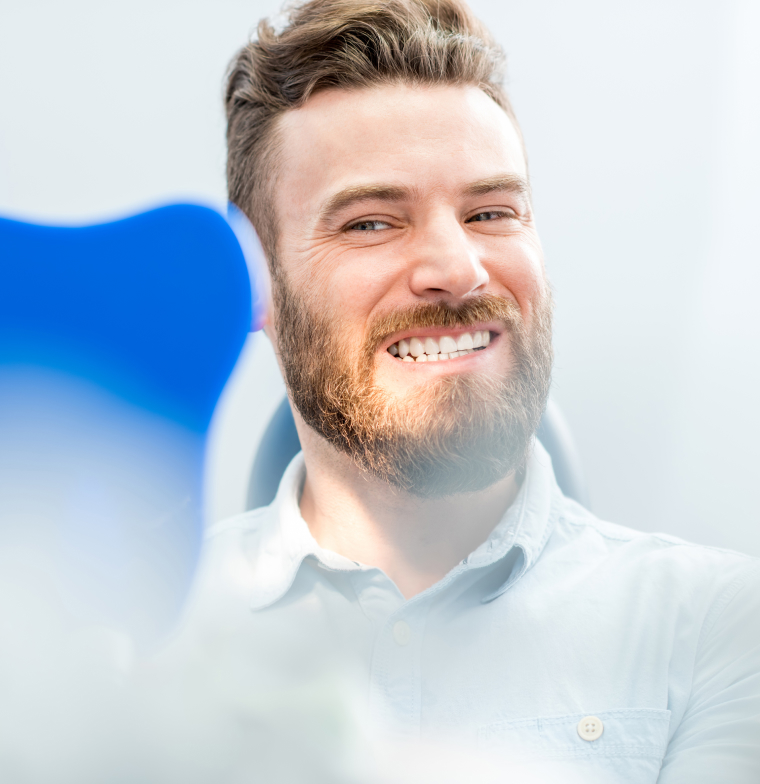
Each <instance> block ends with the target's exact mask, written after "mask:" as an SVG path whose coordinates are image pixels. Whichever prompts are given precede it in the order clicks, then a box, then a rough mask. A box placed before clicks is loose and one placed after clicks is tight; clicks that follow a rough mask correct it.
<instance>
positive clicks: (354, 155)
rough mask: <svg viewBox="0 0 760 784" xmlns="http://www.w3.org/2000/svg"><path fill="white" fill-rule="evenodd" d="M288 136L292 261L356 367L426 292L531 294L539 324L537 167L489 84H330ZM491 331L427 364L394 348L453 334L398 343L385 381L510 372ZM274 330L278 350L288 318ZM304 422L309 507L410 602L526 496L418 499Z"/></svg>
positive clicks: (389, 387)
mask: <svg viewBox="0 0 760 784" xmlns="http://www.w3.org/2000/svg"><path fill="white" fill-rule="evenodd" d="M279 132H280V134H281V139H282V142H283V144H282V148H283V149H284V151H285V152H284V155H283V160H282V167H281V170H280V173H279V175H278V181H277V187H276V189H275V193H276V203H275V208H276V212H277V216H278V220H279V229H280V233H279V237H278V258H279V263H280V264H281V265H282V266H283V268H284V269H285V271H286V273H287V275H288V276H289V278H290V281H291V285H292V286H293V287H294V289H295V290H296V291H298V292H299V293H302V294H303V296H304V297H305V298H306V301H307V302H309V303H310V305H311V306H312V307H315V308H316V307H318V308H319V309H320V310H321V312H322V313H325V314H327V315H328V316H330V318H331V319H332V320H334V323H336V325H337V329H338V330H339V334H340V336H341V338H346V339H349V340H348V342H347V343H346V345H347V348H346V349H345V350H346V351H347V352H348V353H349V360H350V361H358V358H359V351H360V347H361V345H362V341H363V338H364V336H365V335H366V334H367V329H368V325H369V324H370V323H371V322H372V321H373V320H374V319H377V318H378V317H380V316H383V315H386V314H388V313H391V312H395V311H404V310H407V309H409V308H410V307H411V306H413V305H415V304H416V303H419V302H422V301H436V300H447V301H449V302H451V303H457V302H460V301H461V300H463V299H466V298H468V297H472V296H474V295H480V294H484V293H490V294H494V295H498V296H502V297H506V298H509V299H511V300H512V301H513V302H515V303H516V304H517V306H518V307H519V308H520V312H521V314H522V317H523V319H524V320H525V322H526V324H527V326H528V327H530V325H531V323H532V319H533V316H534V312H535V303H536V302H537V301H538V299H539V297H540V296H541V295H542V292H543V291H544V290H545V287H546V285H547V284H546V279H545V273H544V264H543V255H542V251H541V246H540V242H539V239H538V235H537V232H536V228H535V225H534V221H533V214H532V209H531V204H530V198H529V191H528V189H527V169H526V163H525V159H524V155H523V152H522V146H521V143H520V138H519V136H518V134H517V131H516V130H515V128H514V126H513V125H512V123H511V121H510V119H509V118H508V117H507V115H506V114H505V113H504V112H503V110H502V109H500V108H499V107H498V106H497V104H495V103H494V102H493V101H492V100H491V99H490V98H489V97H488V96H487V95H485V93H483V92H482V91H481V90H479V89H478V88H477V87H473V86H435V87H421V86H409V85H401V84H394V85H384V86H379V87H372V88H365V89H361V90H351V91H347V90H329V91H324V92H320V93H318V94H316V95H314V96H312V97H311V98H310V99H309V100H308V101H307V102H306V103H305V104H304V106H302V107H300V108H298V109H295V110H292V111H289V112H287V113H286V114H285V115H283V117H282V118H281V121H280V126H279ZM367 191H370V192H367ZM360 193H361V195H362V198H355V197H357V196H358V195H359V194H360ZM484 328H487V329H491V330H492V332H494V333H496V335H495V337H494V338H493V339H492V342H491V345H490V346H489V347H488V348H487V349H486V350H484V351H480V352H476V353H474V354H470V355H468V356H466V357H459V358H457V359H455V360H449V361H447V362H429V363H424V364H415V363H402V362H400V361H399V360H397V359H395V358H393V357H392V356H391V355H390V354H389V353H388V352H387V347H388V346H389V345H391V344H392V343H394V342H395V341H397V340H399V339H400V338H402V337H410V336H412V335H417V336H423V337H424V336H427V335H432V336H441V335H444V334H452V330H444V329H440V330H436V329H427V330H417V331H414V330H413V331H412V332H411V333H409V332H407V333H397V334H395V335H391V336H388V338H387V339H386V340H385V341H384V342H383V344H382V345H381V346H380V347H379V348H378V350H377V352H376V357H375V367H374V374H375V382H376V383H377V384H378V385H380V386H381V387H383V388H384V390H386V391H387V392H388V393H389V394H390V395H392V396H394V397H396V398H398V399H399V401H403V399H404V397H405V396H406V395H408V394H409V393H410V392H412V391H414V390H415V389H417V388H419V386H420V385H424V384H426V383H428V382H429V380H430V379H431V378H434V377H436V376H438V375H441V374H456V373H463V374H466V373H481V374H500V375H504V374H505V373H507V372H509V368H510V362H511V352H510V344H509V336H508V334H507V333H504V334H501V333H502V327H501V326H500V325H499V324H482V325H480V324H478V325H473V327H472V329H473V330H475V329H484ZM265 329H266V332H267V334H268V335H269V337H270V339H271V340H272V342H273V344H274V346H275V350H276V351H277V335H276V334H275V330H274V328H273V325H272V324H271V323H268V324H267V326H266V328H265ZM460 331H461V330H460ZM342 342H343V341H342ZM296 427H297V428H298V434H299V437H300V439H301V444H302V446H303V451H304V458H305V462H306V472H307V474H306V483H305V486H304V491H303V495H302V498H301V513H302V515H303V517H304V519H305V521H306V523H307V524H308V526H309V528H310V530H311V532H312V534H313V535H314V537H315V539H316V540H317V542H318V543H319V544H320V545H321V546H322V547H324V548H327V549H329V550H333V551H335V552H338V553H341V554H342V555H344V556H346V557H348V558H350V559H352V560H354V561H358V562H361V563H364V564H367V565H370V566H375V567H378V568H380V569H382V570H383V571H384V572H385V573H386V574H387V575H388V576H389V577H390V578H391V579H392V580H393V581H394V582H395V584H396V586H397V587H398V589H399V591H400V592H401V594H402V595H403V596H404V597H406V598H409V597H411V596H414V595H416V594H418V593H420V592H421V591H424V590H425V589H426V588H428V587H430V586H431V585H433V584H434V583H436V582H437V581H439V580H440V579H441V578H442V577H443V576H444V575H445V574H446V573H447V572H449V571H450V570H451V569H452V568H453V567H454V566H455V565H456V564H457V563H459V562H460V561H461V560H462V559H463V558H465V557H466V556H467V555H468V554H469V553H470V552H472V551H473V550H474V549H475V548H476V547H477V546H478V545H479V544H481V543H482V542H483V541H484V540H485V539H486V538H487V537H488V535H489V534H490V532H491V531H492V530H493V528H494V526H495V525H496V524H497V523H498V522H499V520H500V519H501V517H502V516H503V514H504V512H505V511H506V509H507V507H508V506H509V505H510V503H511V502H512V501H513V500H514V497H515V495H516V493H517V490H518V489H519V488H518V484H517V481H516V479H515V477H514V476H513V475H509V476H507V477H505V479H504V480H502V481H500V482H498V483H497V484H496V485H493V486H491V487H489V488H487V489H486V490H483V491H481V492H478V493H473V494H467V495H466V496H457V497H450V498H445V499H434V500H424V501H423V500H420V499H417V498H411V497H409V496H408V495H406V494H404V493H403V492H401V491H395V490H393V489H391V488H390V487H389V486H388V485H387V484H385V483H383V482H381V481H379V480H376V479H374V478H373V477H370V476H368V475H367V474H366V473H364V472H362V471H361V470H360V469H358V468H357V467H356V466H355V465H354V464H353V462H352V461H351V460H350V458H348V457H347V456H346V455H344V454H342V453H339V452H338V451H337V450H336V449H335V448H333V447H332V446H331V445H329V444H328V443H327V442H326V441H324V439H323V438H322V437H321V436H319V435H317V434H316V433H315V432H314V431H313V430H311V428H309V427H307V426H306V425H305V424H304V423H303V421H302V420H301V419H300V417H299V416H298V414H297V412H296Z"/></svg>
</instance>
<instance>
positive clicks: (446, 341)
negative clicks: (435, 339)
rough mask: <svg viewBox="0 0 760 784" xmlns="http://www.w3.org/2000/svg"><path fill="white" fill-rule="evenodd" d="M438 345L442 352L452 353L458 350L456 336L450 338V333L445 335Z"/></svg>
mask: <svg viewBox="0 0 760 784" xmlns="http://www.w3.org/2000/svg"><path fill="white" fill-rule="evenodd" d="M438 345H439V346H440V348H441V354H450V353H451V352H452V351H456V350H457V344H456V343H455V342H454V338H450V337H449V336H448V335H444V337H442V338H441V341H440V343H439V344H438Z"/></svg>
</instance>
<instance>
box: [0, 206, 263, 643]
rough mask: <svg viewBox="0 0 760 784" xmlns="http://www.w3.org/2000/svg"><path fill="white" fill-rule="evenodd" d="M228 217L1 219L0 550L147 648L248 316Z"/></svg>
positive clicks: (81, 612) (161, 624)
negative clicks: (75, 224)
mask: <svg viewBox="0 0 760 784" xmlns="http://www.w3.org/2000/svg"><path fill="white" fill-rule="evenodd" d="M236 220H237V225H236V226H234V227H233V226H232V225H231V224H230V222H229V221H228V220H227V219H225V218H224V217H223V216H222V215H221V214H220V213H218V212H215V211H214V210H211V209H208V208H205V207H200V206H194V205H171V206H166V207H161V208H159V209H155V210H151V211H150V212H145V213H143V214H140V215H136V216H133V217H129V218H126V219H123V220H119V221H115V222H113V223H107V224H102V225H96V226H87V227H81V228H71V227H65V228H64V227H49V226H38V225H32V224H28V223H22V222H18V221H12V220H6V219H2V218H0V550H2V553H0V555H2V556H3V558H8V557H9V556H8V553H16V554H18V553H21V554H22V555H18V558H24V559H29V564H30V567H29V569H22V570H20V572H19V573H20V574H27V573H28V574H33V573H34V574H37V575H38V576H37V577H35V578H34V580H35V581H34V582H33V583H32V582H31V581H30V585H29V586H27V588H29V590H31V591H32V592H40V591H42V592H43V593H44V592H45V591H47V592H48V593H47V594H46V596H47V599H46V601H48V604H49V603H50V602H52V603H57V602H60V603H62V604H63V605H64V606H65V608H66V612H68V613H69V614H70V615H73V616H74V617H76V618H77V619H79V620H81V621H84V622H87V623H99V624H103V625H108V626H112V627H116V628H119V629H122V630H124V631H126V632H128V633H129V634H130V635H132V637H133V638H134V639H135V640H136V641H137V642H138V644H142V645H146V644H147V645H150V644H152V642H155V641H156V640H157V639H158V638H160V637H161V636H162V635H163V634H165V633H166V631H167V630H168V629H169V628H170V627H171V625H172V623H173V622H174V621H175V620H176V618H177V616H178V614H179V612H180V610H181V607H182V603H183V601H184V599H185V596H186V594H187V591H188V588H189V585H190V582H191V580H192V575H193V572H194V569H195V566H196V561H197V555H198V551H199V548H200V542H201V538H202V527H203V513H202V511H203V510H202V506H203V504H202V469H203V456H204V450H205V440H206V431H207V429H208V426H209V422H210V419H211V415H212V413H213V411H214V407H215V405H216V402H217V400H218V398H219V395H220V393H221V391H222V389H223V387H224V384H225V382H226V381H227V378H228V376H229V374H230V372H231V371H232V368H233V366H234V364H235V362H236V360H237V357H238V355H239V353H240V350H241V348H242V346H243V343H244V341H245V338H246V334H247V333H248V331H249V329H250V328H251V325H252V324H256V323H258V322H260V320H261V314H260V313H258V312H254V313H252V309H251V299H252V287H251V283H250V279H249V274H248V267H250V268H251V269H254V270H255V268H256V265H257V264H261V263H263V261H262V259H261V257H260V256H258V253H259V251H258V250H257V246H255V247H254V246H253V245H251V243H250V241H249V242H248V244H249V247H247V248H243V247H241V244H240V242H239V240H238V236H237V235H240V232H241V228H240V225H239V223H240V221H241V220H242V219H241V218H240V217H238V218H237V219H236ZM250 231H251V232H252V230H250ZM253 237H254V238H255V235H253ZM254 297H258V295H257V294H256V293H255V292H254ZM262 301H263V300H262ZM13 557H14V558H15V557H17V556H16V555H14V556H13ZM34 564H37V566H34ZM48 566H50V568H48ZM37 567H39V568H37ZM39 575H45V579H46V578H47V576H48V575H50V576H51V580H52V583H51V585H50V586H47V587H45V588H42V589H41V588H40V577H39ZM44 581H45V580H44V579H42V582H44ZM35 606H36V605H35Z"/></svg>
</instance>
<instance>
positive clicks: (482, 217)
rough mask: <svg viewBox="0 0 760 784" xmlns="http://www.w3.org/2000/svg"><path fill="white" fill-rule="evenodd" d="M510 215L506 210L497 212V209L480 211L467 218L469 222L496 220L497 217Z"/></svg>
mask: <svg viewBox="0 0 760 784" xmlns="http://www.w3.org/2000/svg"><path fill="white" fill-rule="evenodd" d="M507 217H510V216H509V215H507V213H506V212H497V211H496V210H491V211H489V212H479V213H478V214H477V215H473V216H472V217H471V218H468V219H467V221H466V222H467V223H475V222H479V221H490V220H495V219H497V218H507Z"/></svg>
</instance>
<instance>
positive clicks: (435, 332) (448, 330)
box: [381, 322, 504, 351]
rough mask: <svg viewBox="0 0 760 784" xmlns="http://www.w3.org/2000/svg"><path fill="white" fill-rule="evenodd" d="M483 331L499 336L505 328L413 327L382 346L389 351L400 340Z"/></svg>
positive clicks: (385, 341) (484, 325)
mask: <svg viewBox="0 0 760 784" xmlns="http://www.w3.org/2000/svg"><path fill="white" fill-rule="evenodd" d="M483 330H489V331H490V332H494V333H496V334H497V335H499V334H501V332H502V331H503V330H504V326H503V324H498V323H493V322H491V323H487V322H484V323H481V324H472V325H471V326H468V327H417V328H414V327H412V328H411V329H405V330H404V331H403V332H396V333H394V334H393V335H391V337H389V338H386V339H385V340H384V341H383V343H382V344H381V345H382V348H383V350H384V351H387V350H388V349H389V348H390V347H391V346H392V345H393V344H394V343H398V342H399V340H404V339H407V340H408V339H409V338H440V337H443V336H444V335H464V334H465V333H466V332H478V331H480V332H482V331H483Z"/></svg>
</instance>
